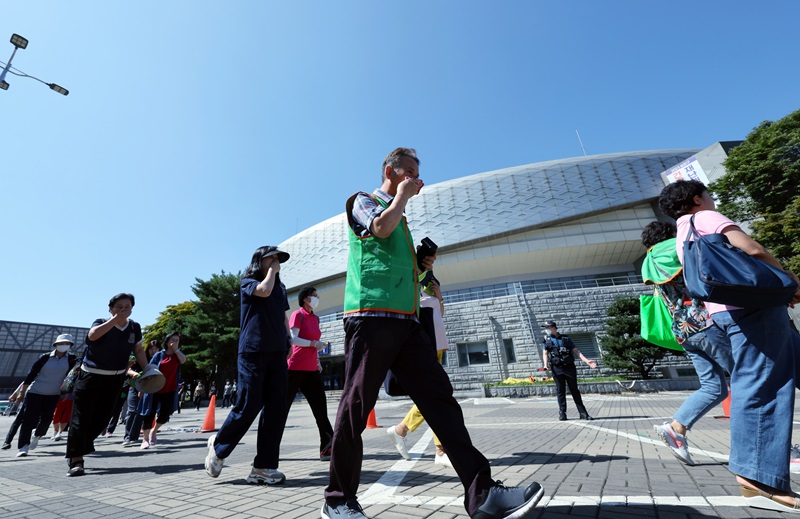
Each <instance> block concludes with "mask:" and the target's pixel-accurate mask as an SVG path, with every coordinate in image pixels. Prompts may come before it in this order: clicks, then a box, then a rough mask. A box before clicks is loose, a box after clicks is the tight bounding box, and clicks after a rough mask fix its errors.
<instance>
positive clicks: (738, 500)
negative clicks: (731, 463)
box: [358, 494, 748, 508]
mask: <svg viewBox="0 0 800 519" xmlns="http://www.w3.org/2000/svg"><path fill="white" fill-rule="evenodd" d="M358 501H359V502H360V503H361V504H362V505H408V506H425V505H429V506H437V507H439V506H455V507H459V508H460V507H463V506H464V498H463V497H462V496H459V497H452V496H426V495H416V496H401V495H397V496H396V495H383V494H381V495H373V496H370V497H366V496H365V497H360V498H359V499H358ZM557 506H564V507H573V506H600V507H603V508H606V507H627V506H635V507H641V506H686V507H692V508H697V507H709V506H713V507H747V506H748V504H747V502H746V501H745V499H744V498H743V497H741V496H706V497H703V496H681V497H676V496H645V495H642V496H561V495H559V496H552V497H548V496H545V497H543V498H542V500H541V501H539V504H537V505H536V507H537V508H546V507H551V508H552V507H557Z"/></svg>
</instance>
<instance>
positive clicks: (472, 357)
mask: <svg viewBox="0 0 800 519" xmlns="http://www.w3.org/2000/svg"><path fill="white" fill-rule="evenodd" d="M456 349H457V350H458V365H459V367H462V368H463V367H466V366H472V365H475V364H489V344H488V343H487V342H486V341H479V342H466V343H461V344H456Z"/></svg>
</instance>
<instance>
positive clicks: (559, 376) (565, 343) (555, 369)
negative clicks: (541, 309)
mask: <svg viewBox="0 0 800 519" xmlns="http://www.w3.org/2000/svg"><path fill="white" fill-rule="evenodd" d="M543 327H544V329H545V332H546V333H547V337H546V338H545V339H544V345H543V346H542V347H543V349H544V355H543V357H544V369H550V370H551V372H552V373H553V380H555V383H556V395H557V397H558V419H559V420H566V419H567V395H566V394H565V392H564V390H565V387H564V385H565V384H566V385H567V386H568V387H569V393H570V394H571V395H572V400H574V401H575V407H577V408H578V414H580V417H581V420H592V417H591V416H589V413H588V412H587V411H586V408H585V407H584V406H583V399H582V398H581V392H580V391H579V390H578V369H577V368H576V367H575V357H576V356H578V357H580V359H581V360H582V361H583V362H585V363H586V365H587V366H589V367H590V368H593V369H594V368H596V367H597V363H596V362H595V361H593V360H589V359H587V358H586V357H584V356H583V353H581V352H580V351H579V350H578V348H576V347H575V344H574V343H573V342H572V339H570V338H569V335H561V334H560V333H558V328H557V327H556V323H555V321H545V323H544V325H543ZM551 366H552V368H551Z"/></svg>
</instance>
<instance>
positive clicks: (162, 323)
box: [142, 301, 206, 381]
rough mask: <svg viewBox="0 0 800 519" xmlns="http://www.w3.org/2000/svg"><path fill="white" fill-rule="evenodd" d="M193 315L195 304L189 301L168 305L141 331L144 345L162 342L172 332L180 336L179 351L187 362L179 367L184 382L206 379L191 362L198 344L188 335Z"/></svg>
mask: <svg viewBox="0 0 800 519" xmlns="http://www.w3.org/2000/svg"><path fill="white" fill-rule="evenodd" d="M194 314H195V304H194V303H193V302H191V301H184V302H183V303H180V304H177V305H169V306H167V308H166V309H164V311H162V312H161V313H160V314H159V315H158V317H157V318H156V322H155V323H153V324H151V325H149V326H147V327H145V329H144V330H142V335H143V341H144V344H147V343H148V342H150V341H151V340H157V341H159V342H162V341H163V340H164V338H165V337H166V336H167V335H168V334H170V333H173V332H179V333H180V334H181V351H183V353H184V354H185V355H186V358H187V362H186V363H184V364H183V366H181V377H182V378H183V380H186V381H192V380H196V379H198V378H202V379H205V378H206V374H205V373H203V372H202V371H199V370H198V368H197V364H196V363H195V362H193V356H194V355H196V352H197V348H198V344H197V342H196V341H195V340H194V339H193V338H192V336H191V335H190V334H189V326H190V324H189V322H190V320H191V318H192V316H194Z"/></svg>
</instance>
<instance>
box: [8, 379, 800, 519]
mask: <svg viewBox="0 0 800 519" xmlns="http://www.w3.org/2000/svg"><path fill="white" fill-rule="evenodd" d="M687 395H688V393H682V392H666V393H656V394H623V395H615V396H606V395H586V396H585V397H584V400H585V402H586V405H587V408H588V410H589V412H590V413H591V415H592V416H594V417H595V420H594V421H592V422H587V421H578V420H575V419H574V418H575V417H576V416H577V413H576V412H575V410H574V406H572V403H571V402H569V406H570V420H569V421H567V422H559V421H558V420H557V416H558V413H557V408H556V402H555V399H553V398H525V399H514V400H511V399H504V398H466V397H464V398H461V399H460V400H459V401H460V403H461V406H462V408H463V410H464V415H465V418H466V421H467V425H468V428H469V430H470V433H471V435H472V440H473V442H474V443H475V445H476V446H477V447H478V448H479V449H480V450H481V451H482V452H483V453H484V454H485V455H486V456H487V457H488V458H489V460H490V461H491V464H492V470H493V476H494V478H495V479H498V480H502V481H503V482H504V483H505V484H506V485H519V484H525V483H528V482H530V481H538V482H540V483H541V484H542V485H543V486H544V489H545V497H544V498H543V499H542V501H541V502H540V503H539V505H538V507H537V509H536V511H537V513H534V514H533V517H538V518H553V519H555V518H562V517H567V516H574V517H585V518H590V517H598V518H620V519H626V518H633V517H645V518H650V517H652V518H661V519H666V518H669V519H679V518H680V519H684V518H687V519H688V518H692V519H694V518H701V517H724V518H731V519H733V518H750V517H763V518H769V517H783V516H784V515H785V514H779V513H775V512H769V511H765V510H756V509H751V508H749V507H747V506H745V505H744V501H743V499H742V498H741V497H740V494H739V491H738V487H737V485H736V484H735V481H734V478H733V475H731V474H730V473H729V472H728V470H727V465H726V463H727V454H728V453H729V452H730V435H729V424H728V421H727V420H725V419H718V418H715V417H714V416H713V415H715V414H716V415H721V414H722V408H717V409H715V410H714V411H713V412H712V413H710V414H709V416H707V417H705V418H704V419H702V420H701V421H700V422H699V423H698V424H697V425H696V426H695V428H694V430H693V431H692V432H691V434H690V435H689V440H690V442H691V452H692V455H693V457H694V460H695V462H696V463H697V465H696V466H694V467H687V466H685V465H683V464H681V463H680V462H678V461H677V460H676V459H675V458H674V457H673V456H672V454H671V453H670V450H669V449H668V448H667V447H666V446H664V445H663V444H662V443H661V441H660V440H659V439H658V438H657V436H656V435H655V433H654V432H653V424H656V423H661V422H662V421H663V420H666V419H667V418H668V417H670V415H671V413H672V411H674V410H675V409H676V408H677V407H678V406H679V405H680V403H681V402H682V401H683V400H684V399H685V398H686V396H687ZM410 407H411V402H410V401H409V400H393V401H380V402H378V405H377V407H376V415H377V422H378V425H379V426H381V428H378V429H368V430H366V431H365V432H364V464H363V472H362V477H361V487H360V488H359V500H360V502H361V504H362V506H363V507H364V509H365V511H366V513H367V514H368V515H369V516H370V517H372V518H378V517H380V518H390V519H401V518H417V517H419V518H431V519H449V518H456V517H459V518H465V517H467V516H466V513H465V512H464V508H463V505H462V500H463V492H462V487H461V484H460V483H459V481H458V478H457V477H456V475H455V472H454V471H453V470H452V469H448V468H445V467H442V466H439V465H434V462H433V459H434V458H433V453H434V447H433V442H432V441H431V432H430V429H429V428H428V427H427V426H426V425H423V426H422V427H420V428H419V429H418V430H417V431H416V432H414V433H412V434H410V435H409V447H411V452H412V460H410V461H405V460H402V459H401V458H400V456H399V455H398V454H397V452H396V450H395V449H394V446H393V445H392V444H391V443H390V441H389V439H388V438H387V435H386V429H385V428H386V427H387V426H389V425H391V424H394V423H397V422H399V421H400V420H401V419H402V418H403V416H404V415H405V413H406V412H407V411H408V409H409V408H410ZM226 412H227V410H223V409H217V413H216V415H217V416H216V420H217V426H219V425H220V424H221V423H222V420H223V419H224V417H225V414H226ZM328 412H329V415H330V418H331V421H333V419H334V417H335V414H336V402H329V407H328ZM204 416H205V409H203V410H201V411H195V410H194V409H184V410H183V411H182V414H180V415H174V417H173V419H172V421H171V422H170V423H169V424H167V426H165V427H166V428H165V429H164V430H163V432H162V433H160V434H159V441H158V445H157V446H156V447H154V448H151V449H150V450H140V449H139V448H138V447H137V448H123V447H122V446H121V440H122V438H121V434H120V429H117V434H116V435H115V436H114V437H112V438H109V439H98V441H97V453H95V454H94V455H92V456H89V457H87V460H86V468H87V472H86V476H84V477H80V478H67V477H65V474H66V471H67V465H66V462H65V460H64V459H63V454H64V448H65V446H64V442H60V443H59V442H52V441H50V440H47V439H45V440H43V441H42V442H41V443H40V444H39V447H38V448H37V449H36V450H34V451H32V452H31V454H30V455H29V456H28V457H27V458H15V455H16V452H17V451H16V443H15V444H14V446H13V448H12V449H11V450H8V451H0V518H3V519H12V518H13V519H16V518H37V519H49V518H53V519H56V518H60V517H70V518H72V517H75V518H80V519H95V518H101V517H114V518H119V519H123V518H131V519H134V518H135V519H149V518H161V517H166V518H174V519H182V518H194V517H200V518H242V519H249V518H286V519H292V518H306V517H307V518H315V517H319V509H320V507H321V505H322V491H323V488H324V487H325V485H326V484H327V481H328V464H327V463H325V462H321V461H319V453H318V436H317V431H316V428H315V426H314V420H313V417H312V415H311V412H310V410H309V407H308V405H307V404H306V403H305V402H296V403H295V405H294V406H293V407H292V411H291V414H290V416H289V420H288V422H287V426H286V431H285V433H284V436H283V444H282V446H281V456H282V461H281V466H280V470H281V471H283V472H284V473H285V474H286V477H287V480H286V483H285V484H284V485H281V486H275V487H266V486H254V485H248V484H246V483H245V480H244V478H245V477H246V476H247V474H248V473H249V471H250V463H251V461H252V458H253V456H254V450H255V428H252V429H251V430H250V432H249V433H248V434H247V435H246V436H245V438H244V440H243V441H242V443H241V444H240V445H239V446H238V447H237V449H236V451H235V452H234V453H233V455H232V456H231V457H230V458H228V459H227V460H226V465H225V468H224V470H223V471H222V475H221V476H220V477H219V478H218V479H211V478H210V477H208V476H207V475H206V473H205V470H204V469H203V459H204V457H205V455H206V441H207V439H208V437H209V435H208V434H204V433H197V432H195V430H196V429H198V428H199V427H200V425H201V423H202V421H203V418H204ZM11 420H12V417H0V434H2V435H3V436H5V433H6V431H7V429H8V426H9V425H10V423H11ZM795 420H796V418H795ZM796 423H797V421H796ZM797 478H798V480H797V481H796V482H795V483H796V488H797V487H798V486H800V476H797Z"/></svg>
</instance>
